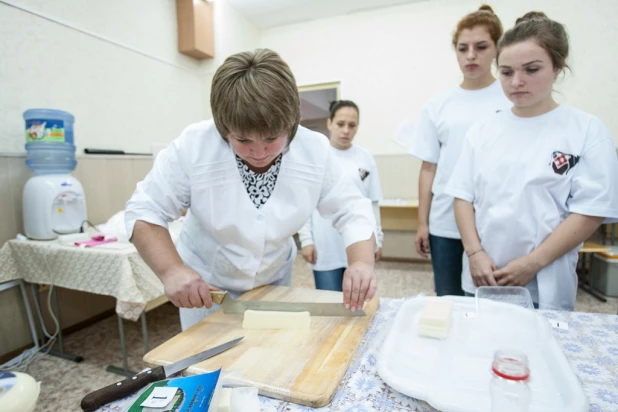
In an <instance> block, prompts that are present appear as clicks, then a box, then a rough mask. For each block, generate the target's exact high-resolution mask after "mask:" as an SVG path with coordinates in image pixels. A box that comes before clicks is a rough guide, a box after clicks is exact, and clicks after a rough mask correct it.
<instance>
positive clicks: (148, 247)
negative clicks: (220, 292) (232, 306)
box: [132, 220, 216, 308]
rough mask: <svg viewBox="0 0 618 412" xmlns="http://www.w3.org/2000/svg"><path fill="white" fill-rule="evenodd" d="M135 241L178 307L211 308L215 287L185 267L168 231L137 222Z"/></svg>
mask: <svg viewBox="0 0 618 412" xmlns="http://www.w3.org/2000/svg"><path fill="white" fill-rule="evenodd" d="M132 241H133V244H134V245H135V248H136V249H137V251H138V252H139V254H140V256H141V257H142V259H144V262H146V264H147V265H148V266H149V267H150V268H151V269H152V271H153V272H154V273H155V275H157V277H158V278H159V279H160V280H161V282H162V283H163V285H164V288H165V294H166V295H167V297H168V298H169V300H170V301H171V302H172V303H173V304H174V305H175V306H177V307H181V308H199V307H202V306H206V308H210V307H211V306H212V299H211V296H210V290H216V288H213V287H211V286H210V285H208V284H207V283H206V282H204V280H203V279H202V277H201V276H200V275H199V274H198V273H196V272H195V271H193V270H191V269H190V268H188V267H187V266H185V264H184V263H183V262H182V259H181V258H180V255H179V254H178V252H177V251H176V247H175V246H174V243H173V242H172V238H171V237H170V233H169V231H168V230H167V229H166V228H164V227H162V226H159V225H154V224H152V223H148V222H144V221H142V220H138V221H137V222H135V226H134V229H133V238H132Z"/></svg>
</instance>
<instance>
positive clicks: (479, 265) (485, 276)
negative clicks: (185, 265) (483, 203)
mask: <svg viewBox="0 0 618 412" xmlns="http://www.w3.org/2000/svg"><path fill="white" fill-rule="evenodd" d="M454 209H455V221H456V222H457V228H458V229H459V234H460V235H461V241H462V243H463V245H464V253H465V254H466V255H468V260H469V262H470V274H471V275H472V281H473V282H474V284H475V285H476V286H496V284H497V283H496V280H495V279H494V275H493V272H494V270H496V265H495V263H494V262H493V260H492V259H491V258H490V257H489V256H488V255H487V254H486V253H485V251H484V250H483V247H482V246H481V240H480V239H479V235H478V232H477V230H476V221H475V217H474V207H473V206H472V203H470V202H468V201H465V200H463V199H457V198H456V199H455V204H454Z"/></svg>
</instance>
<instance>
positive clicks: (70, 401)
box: [28, 256, 618, 412]
mask: <svg viewBox="0 0 618 412" xmlns="http://www.w3.org/2000/svg"><path fill="white" fill-rule="evenodd" d="M376 275H377V277H378V285H379V286H378V291H379V294H380V296H383V297H392V298H400V297H405V296H411V295H416V294H418V293H425V294H428V295H429V294H433V292H432V290H433V281H432V271H431V266H430V265H428V264H408V263H392V262H379V263H378V264H377V265H376ZM292 284H293V286H295V287H314V284H313V279H312V274H311V271H310V269H309V268H308V267H307V265H306V264H305V263H304V262H303V261H302V258H301V257H300V256H299V257H298V258H297V260H296V262H295V267H294V278H293V282H292ZM617 309H618V298H610V299H608V302H607V303H601V302H599V301H597V300H596V299H594V298H593V297H591V296H590V295H588V294H587V293H584V292H582V291H581V290H580V291H579V294H578V296H577V303H576V310H577V311H582V312H598V313H611V314H616V310H617ZM124 324H125V333H126V339H127V343H128V354H129V367H130V368H131V369H133V370H141V369H143V368H144V367H145V365H144V364H143V362H142V360H141V359H142V356H143V355H144V348H143V342H142V338H141V328H140V323H139V322H137V323H133V322H128V321H125V323H124ZM148 331H149V338H150V346H151V348H154V347H156V346H158V345H160V344H161V343H163V342H165V341H166V340H168V339H169V338H171V337H172V336H174V335H176V334H177V333H179V332H180V322H179V319H178V310H177V309H176V308H175V307H173V306H172V305H171V304H169V303H168V304H165V305H163V306H160V307H159V308H157V309H155V310H153V311H151V312H149V313H148ZM65 350H66V351H67V352H70V353H74V354H79V355H82V356H83V357H84V361H83V362H81V363H73V362H70V361H67V360H63V359H59V358H56V357H51V356H45V357H43V358H41V359H39V360H37V361H35V362H33V363H32V364H31V365H30V367H29V369H28V373H29V374H30V375H32V376H33V377H34V378H36V379H37V380H38V381H40V382H41V394H40V397H39V401H38V404H37V407H36V409H35V411H36V412H51V411H54V412H56V411H63V412H64V411H67V412H68V411H81V409H80V407H79V403H80V401H81V399H82V398H83V397H84V396H85V395H86V394H88V393H89V392H92V391H94V390H97V389H99V388H101V387H103V386H106V385H109V384H111V383H113V382H116V381H118V380H120V379H121V378H120V377H119V376H118V375H115V374H112V373H109V372H106V371H105V367H106V366H107V365H108V364H109V363H110V362H112V363H114V364H116V365H118V366H120V363H121V358H120V344H119V340H118V329H117V320H116V317H109V318H106V319H103V320H101V321H99V322H97V323H96V324H93V325H91V326H89V327H87V328H85V329H82V330H80V331H78V332H75V333H73V334H71V335H69V336H66V338H65Z"/></svg>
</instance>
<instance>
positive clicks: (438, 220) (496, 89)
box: [409, 81, 512, 239]
mask: <svg viewBox="0 0 618 412" xmlns="http://www.w3.org/2000/svg"><path fill="white" fill-rule="evenodd" d="M511 106H512V103H511V102H510V101H509V100H508V99H507V98H506V96H505V95H504V92H503V91H502V87H500V82H498V81H495V82H494V83H492V84H491V86H488V87H486V88H484V89H481V90H465V89H462V88H461V87H455V88H453V89H450V90H448V91H446V92H445V93H443V94H441V95H440V96H437V97H435V98H433V99H432V100H430V101H429V103H427V106H425V108H424V109H423V112H422V113H421V116H420V119H419V120H418V124H417V126H416V130H415V133H414V137H413V139H412V144H411V146H410V151H409V153H410V154H411V155H413V156H415V157H417V158H419V159H421V160H423V161H426V162H430V163H436V164H437V165H438V167H437V169H436V176H435V178H434V181H433V186H432V188H431V191H432V193H433V199H432V201H431V208H430V210H429V233H431V234H432V235H434V236H441V237H447V238H451V239H460V238H461V236H460V235H459V230H458V229H457V223H456V222H455V214H454V212H453V197H452V196H450V195H448V194H447V193H445V192H444V189H445V188H446V184H447V183H448V180H449V179H450V177H451V174H452V172H453V167H454V166H455V162H457V158H458V157H459V153H460V152H461V146H462V143H463V141H464V138H465V136H466V132H467V131H468V129H469V128H470V126H472V124H473V123H474V122H475V121H477V120H479V119H481V118H483V117H484V116H488V115H491V114H492V113H495V112H496V111H497V110H506V109H508V108H510V107H511Z"/></svg>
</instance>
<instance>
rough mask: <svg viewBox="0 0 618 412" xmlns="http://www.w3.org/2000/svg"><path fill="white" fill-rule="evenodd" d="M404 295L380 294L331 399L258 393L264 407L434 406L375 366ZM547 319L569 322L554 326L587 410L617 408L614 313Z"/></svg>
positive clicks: (366, 409)
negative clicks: (312, 401) (303, 401)
mask: <svg viewBox="0 0 618 412" xmlns="http://www.w3.org/2000/svg"><path fill="white" fill-rule="evenodd" d="M403 302H404V300H403V299H388V298H382V299H381V300H380V308H379V310H378V312H377V313H376V314H375V316H374V319H373V322H372V323H371V325H370V327H369V329H368V330H367V333H366V334H365V337H364V338H363V340H362V342H361V344H360V346H359V348H358V351H357V353H356V356H355V358H354V360H353V361H352V363H351V365H350V367H349V368H348V371H347V372H346V374H345V376H344V378H343V380H342V381H341V384H340V385H339V388H338V390H337V392H336V393H335V395H334V397H333V400H332V402H331V404H330V405H329V406H327V407H324V408H320V409H314V408H309V407H306V406H301V405H296V404H291V403H288V402H281V401H279V400H275V399H270V398H266V397H260V401H261V402H262V406H263V409H262V410H263V411H277V412H283V411H286V412H287V411H290V412H291V411H342V412H374V411H422V412H425V411H436V409H434V408H432V407H431V406H429V405H428V404H427V403H425V402H422V401H417V400H415V399H412V398H409V397H407V396H405V395H402V394H400V393H399V392H397V391H395V390H393V389H391V388H390V387H389V386H388V385H387V384H386V383H384V382H383V381H382V379H380V376H379V375H378V372H377V365H376V363H377V351H376V345H375V343H376V341H379V340H380V339H381V338H382V337H383V336H384V334H385V329H386V328H384V326H385V325H386V323H387V322H388V321H390V320H391V319H392V318H393V317H394V316H395V314H396V313H397V311H398V310H399V307H400V306H401V305H402V303H403ZM541 313H542V314H543V316H545V317H546V318H548V319H551V320H559V321H563V322H567V323H568V330H564V329H558V328H554V329H553V331H554V336H555V338H556V340H557V341H558V343H559V344H560V345H561V346H562V349H563V351H564V354H565V355H566V357H567V359H568V360H569V362H570V364H571V367H572V369H573V371H574V372H575V374H576V375H577V379H578V380H579V382H580V383H581V385H582V387H583V388H584V392H585V393H586V395H587V396H588V400H589V403H590V411H591V412H601V411H603V412H617V411H618V316H612V315H603V314H592V313H579V312H555V311H541Z"/></svg>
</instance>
